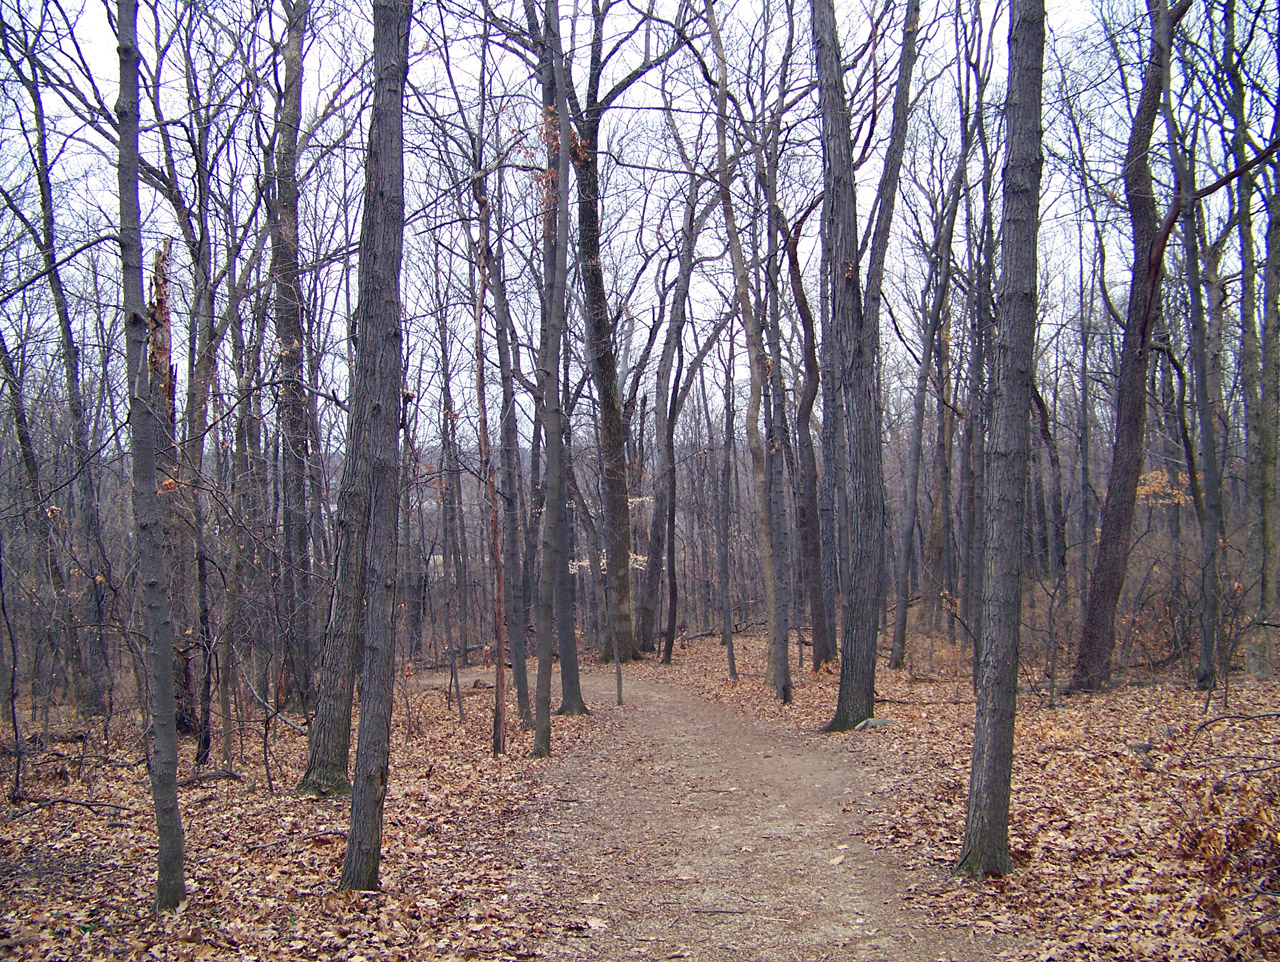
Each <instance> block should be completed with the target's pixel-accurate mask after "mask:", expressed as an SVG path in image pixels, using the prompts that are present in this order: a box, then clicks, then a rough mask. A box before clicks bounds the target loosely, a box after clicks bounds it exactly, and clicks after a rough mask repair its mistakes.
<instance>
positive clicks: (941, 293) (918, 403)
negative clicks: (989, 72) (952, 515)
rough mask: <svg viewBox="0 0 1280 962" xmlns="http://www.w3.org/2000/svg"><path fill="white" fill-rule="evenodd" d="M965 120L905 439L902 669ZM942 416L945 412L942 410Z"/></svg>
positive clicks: (898, 628)
mask: <svg viewBox="0 0 1280 962" xmlns="http://www.w3.org/2000/svg"><path fill="white" fill-rule="evenodd" d="M962 123H963V124H964V128H963V134H962V136H961V140H960V156H959V158H958V159H957V161H956V169H955V172H954V173H953V174H952V176H951V183H950V184H949V185H948V187H947V197H946V206H945V208H944V209H943V213H942V221H941V223H940V224H939V225H938V234H937V240H936V243H935V244H934V246H933V252H932V257H931V258H930V266H929V273H930V275H931V279H932V281H933V285H934V287H933V297H932V300H931V302H930V305H929V315H928V317H927V318H926V321H925V329H924V337H923V338H922V339H921V341H920V367H919V369H918V371H917V372H916V386H915V394H914V395H913V410H912V418H911V434H910V437H909V439H908V441H907V492H906V501H905V503H904V504H903V511H902V527H901V529H900V531H899V535H898V558H897V562H898V564H897V570H896V572H895V579H894V581H895V586H896V591H895V594H896V597H897V607H896V608H895V609H894V615H893V643H892V646H891V648H890V652H889V667H890V668H902V667H903V665H904V663H905V659H906V650H907V606H908V602H909V600H910V599H909V597H908V592H907V573H908V571H909V570H910V566H911V547H912V535H913V533H914V532H915V527H916V513H917V509H918V508H919V493H920V459H921V453H922V451H923V447H924V445H923V442H924V409H925V399H926V393H927V390H928V387H929V373H930V371H931V370H932V368H933V347H934V342H935V341H936V340H937V334H938V327H939V325H940V324H941V323H942V313H943V310H944V308H945V306H946V299H947V292H948V290H949V288H950V286H951V237H952V233H953V231H954V229H955V223H956V214H957V212H958V211H959V209H960V198H961V196H962V194H963V192H964V188H965V180H966V174H967V173H968V162H969V143H970V140H971V135H970V129H969V120H968V118H967V117H965V118H962ZM938 416H939V418H941V417H942V414H941V412H939V415H938ZM939 456H941V455H939Z"/></svg>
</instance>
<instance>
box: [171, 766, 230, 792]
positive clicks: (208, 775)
mask: <svg viewBox="0 0 1280 962" xmlns="http://www.w3.org/2000/svg"><path fill="white" fill-rule="evenodd" d="M220 778H229V779H231V780H232V781H233V782H242V781H244V776H243V775H237V774H236V773H235V772H232V771H228V770H227V769H225V768H224V769H219V770H218V771H216V772H200V773H199V774H196V775H192V776H191V777H190V778H184V779H182V780H181V781H180V782H178V787H179V788H190V787H191V786H192V785H199V784H200V783H201V782H213V781H217V780H218V779H220Z"/></svg>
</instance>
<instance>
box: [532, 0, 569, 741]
mask: <svg viewBox="0 0 1280 962" xmlns="http://www.w3.org/2000/svg"><path fill="white" fill-rule="evenodd" d="M543 38H544V52H543V57H542V64H541V72H542V98H543V110H544V121H543V136H544V140H545V141H546V146H547V160H548V167H550V168H551V170H553V171H554V178H553V179H551V181H550V184H551V189H550V190H549V191H548V198H547V209H546V210H545V211H544V216H545V218H546V224H545V228H544V234H543V236H544V238H545V244H544V250H543V264H544V270H545V276H544V277H543V291H544V302H543V344H542V356H541V358H540V360H539V368H540V369H539V372H538V387H539V391H540V393H541V395H542V398H541V415H542V416H541V421H542V431H543V434H544V436H545V469H544V472H543V484H542V492H543V502H542V536H541V540H540V544H539V551H540V554H541V558H542V573H541V578H540V580H539V582H538V600H537V608H536V618H535V622H536V626H537V638H538V677H537V681H536V684H535V691H534V706H533V756H534V757H535V758H547V757H550V755H551V662H552V652H553V651H554V649H555V645H556V630H555V629H556V625H555V583H556V572H557V570H558V567H559V557H560V543H559V537H558V533H559V531H560V519H561V518H562V517H563V515H564V512H565V468H564V438H563V434H562V427H563V416H564V412H563V406H562V404H561V398H560V353H561V352H560V344H561V341H562V340H563V339H564V312H565V286H566V283H567V278H568V247H569V191H568V184H569V140H570V137H569V134H570V131H569V108H568V102H567V99H566V95H565V71H564V52H563V49H562V47H561V43H560V5H559V3H558V2H557V0H547V3H546V6H545V8H544V10H543ZM553 164H554V167H552V165H553Z"/></svg>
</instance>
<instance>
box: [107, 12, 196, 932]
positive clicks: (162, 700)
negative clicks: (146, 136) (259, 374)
mask: <svg viewBox="0 0 1280 962" xmlns="http://www.w3.org/2000/svg"><path fill="white" fill-rule="evenodd" d="M116 30H117V35H116V40H117V45H118V52H119V59H120V95H119V99H118V100H117V101H116V119H117V125H118V126H117V129H118V131H119V141H118V144H119V147H118V150H119V158H118V164H117V178H118V187H119V192H120V269H121V277H122V282H123V305H124V314H125V333H126V346H127V354H128V371H129V380H128V385H129V427H130V435H131V439H132V442H131V452H130V453H131V456H132V460H133V484H132V501H133V521H134V535H135V538H136V544H137V551H138V580H139V582H140V583H141V585H142V606H143V612H144V614H145V617H146V622H145V624H146V630H147V669H148V675H149V682H150V687H151V725H152V732H153V737H154V746H153V749H152V755H151V796H152V801H153V803H154V805H155V813H156V834H157V836H158V841H159V847H158V851H157V856H156V903H155V904H156V911H158V912H168V911H172V910H174V909H176V908H177V907H178V905H179V904H180V903H181V902H182V900H183V899H184V898H185V885H184V881H183V875H184V869H183V837H182V815H181V813H180V812H179V810H178V787H177V776H178V730H177V721H176V717H175V710H174V700H173V698H174V691H173V620H172V616H171V614H170V606H169V596H168V593H167V591H166V583H167V579H166V576H165V570H164V546H163V544H162V543H161V540H160V539H161V521H160V504H159V491H158V486H157V483H156V480H157V477H156V448H157V444H158V440H159V436H160V425H159V423H158V418H157V417H156V411H157V410H158V408H157V403H156V402H157V401H158V398H156V397H155V396H154V394H153V390H152V384H151V380H150V378H149V377H148V366H147V341H148V338H149V322H148V320H147V317H146V314H145V308H144V306H143V293H142V212H141V207H140V204H139V200H138V126H139V112H138V64H139V60H140V55H139V51H138V7H137V3H136V2H135V0H121V2H120V4H119V7H118V12H117V19H116Z"/></svg>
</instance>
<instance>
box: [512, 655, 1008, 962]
mask: <svg viewBox="0 0 1280 962" xmlns="http://www.w3.org/2000/svg"><path fill="white" fill-rule="evenodd" d="M582 680H583V691H584V694H585V695H586V698H587V702H588V704H589V705H590V706H591V709H592V711H593V712H595V713H596V714H597V715H598V716H603V719H602V720H603V722H604V725H605V729H606V730H605V731H604V732H603V734H602V735H601V736H600V737H598V738H595V739H593V740H592V741H591V742H589V743H588V744H586V745H585V746H574V747H572V748H571V749H570V750H569V751H567V752H566V753H564V754H563V755H562V757H559V758H555V759H552V760H551V762H550V763H548V764H547V766H546V768H545V769H544V770H543V776H542V779H543V782H542V790H541V791H540V793H539V794H538V796H537V798H535V800H534V801H533V803H532V804H531V806H530V809H529V811H528V813H527V815H526V817H525V818H523V819H522V820H521V821H520V823H518V824H517V826H516V827H515V831H516V836H515V837H514V838H513V843H514V844H515V845H516V846H517V851H516V854H517V856H518V857H519V858H520V861H521V862H522V866H523V867H522V868H521V869H520V871H519V873H518V874H517V879H518V886H519V889H520V890H521V891H522V892H523V893H524V894H526V895H529V894H533V895H535V896H536V897H538V898H539V900H540V901H544V903H545V902H549V903H551V904H558V905H561V906H563V907H564V911H565V912H566V913H567V914H571V915H574V916H575V917H578V918H584V919H585V920H586V923H587V925H586V927H585V928H583V929H582V930H581V931H580V932H578V933H576V936H575V937H570V938H566V939H563V940H561V941H560V943H559V944H555V945H544V946H540V947H539V948H540V951H541V953H542V954H543V955H544V956H545V957H547V958H552V959H601V960H624V959H692V960H698V962H727V960H730V959H732V960H734V962H757V960H758V962H814V960H820V959H832V960H844V959H848V960H884V962H916V960H920V962H937V960H957V962H985V960H991V959H996V958H998V957H999V956H1000V955H1001V953H1002V952H1003V951H1004V950H1007V949H1012V948H1014V945H1013V943H1012V942H1007V941H999V942H998V941H994V940H993V939H992V938H991V937H990V936H989V935H975V934H973V933H971V932H969V931H963V930H957V929H944V928H938V927H935V926H928V925H926V924H925V922H926V916H925V915H924V913H923V912H922V910H920V909H917V908H916V907H914V906H912V905H911V904H910V891H911V887H912V886H913V885H914V884H915V883H919V882H921V881H922V878H921V877H920V876H913V875H911V874H910V873H908V872H906V871H904V870H901V869H900V868H898V867H896V866H894V865H892V864H890V863H888V862H887V861H886V859H890V858H892V854H891V853H885V852H877V851H875V850H872V849H870V848H869V847H867V846H866V845H865V844H864V843H862V842H860V841H859V840H858V839H857V838H855V837H854V835H853V829H854V828H855V826H857V825H858V824H859V822H860V820H861V819H862V818H863V817H864V814H865V810H866V809H865V806H866V804H867V803H866V802H865V799H866V796H867V792H868V788H869V786H868V785H866V784H865V782H864V781H863V777H862V776H861V775H860V773H859V772H858V771H857V770H856V769H855V767H854V763H853V761H852V759H851V758H850V757H849V756H848V754H847V753H843V752H839V751H835V750H832V748H831V746H830V745H829V743H828V742H827V740H825V739H823V738H821V737H820V736H805V735H801V734H798V733H794V732H791V731H788V730H786V729H785V728H784V727H782V726H780V725H778V724H776V723H772V724H770V723H765V722H761V721H757V720H754V719H751V718H748V717H746V716H744V715H740V714H737V713H736V712H734V711H733V710H732V709H731V708H729V707H726V706H725V705H722V704H717V703H714V702H709V701H706V700H704V699H702V698H700V697H698V696H697V695H695V694H693V693H690V692H689V691H687V690H684V689H682V688H680V687H678V686H675V685H663V684H661V683H658V682H655V681H651V680H648V679H642V678H635V677H630V678H628V679H627V680H626V685H625V690H624V698H625V700H626V706H625V707H623V708H621V709H619V708H616V707H614V706H613V700H614V697H613V684H614V681H613V674H612V672H591V673H587V674H584V675H583V679H582ZM869 737H874V736H869ZM904 895H905V896H907V898H904Z"/></svg>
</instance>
